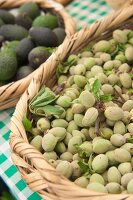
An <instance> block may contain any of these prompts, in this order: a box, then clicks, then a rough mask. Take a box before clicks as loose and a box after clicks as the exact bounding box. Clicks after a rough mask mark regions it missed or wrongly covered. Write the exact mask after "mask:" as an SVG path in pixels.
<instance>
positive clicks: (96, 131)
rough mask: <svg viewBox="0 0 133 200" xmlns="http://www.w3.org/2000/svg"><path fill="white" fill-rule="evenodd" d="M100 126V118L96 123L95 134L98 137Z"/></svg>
mask: <svg viewBox="0 0 133 200" xmlns="http://www.w3.org/2000/svg"><path fill="white" fill-rule="evenodd" d="M99 124H100V118H99V117H97V119H96V121H95V134H96V135H97V136H98V135H99Z"/></svg>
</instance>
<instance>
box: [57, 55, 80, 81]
mask: <svg viewBox="0 0 133 200" xmlns="http://www.w3.org/2000/svg"><path fill="white" fill-rule="evenodd" d="M76 63H77V57H75V58H72V59H70V60H67V61H66V62H60V63H59V64H58V66H57V70H56V75H57V77H59V76H60V75H61V74H67V73H68V71H69V69H70V67H71V66H73V65H74V64H76Z"/></svg>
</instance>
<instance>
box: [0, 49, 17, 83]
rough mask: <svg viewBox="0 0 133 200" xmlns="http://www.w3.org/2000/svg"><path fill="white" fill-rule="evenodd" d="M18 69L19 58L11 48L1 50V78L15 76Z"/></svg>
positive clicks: (3, 79)
mask: <svg viewBox="0 0 133 200" xmlns="http://www.w3.org/2000/svg"><path fill="white" fill-rule="evenodd" d="M16 71H17V58H16V55H15V54H14V53H13V52H12V51H11V50H5V51H2V52H0V80H1V81H7V80H10V79H11V78H13V77H14V75H15V74H16Z"/></svg>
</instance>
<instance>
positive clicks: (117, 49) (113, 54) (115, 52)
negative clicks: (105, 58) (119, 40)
mask: <svg viewBox="0 0 133 200" xmlns="http://www.w3.org/2000/svg"><path fill="white" fill-rule="evenodd" d="M118 51H119V46H118V45H117V46H116V49H115V50H114V51H113V52H112V53H111V57H112V58H114V57H115V56H116V54H117V53H118Z"/></svg>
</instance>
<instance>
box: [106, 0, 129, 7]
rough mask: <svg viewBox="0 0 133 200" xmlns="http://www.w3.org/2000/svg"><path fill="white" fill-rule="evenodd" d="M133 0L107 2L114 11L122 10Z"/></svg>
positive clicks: (109, 0)
mask: <svg viewBox="0 0 133 200" xmlns="http://www.w3.org/2000/svg"><path fill="white" fill-rule="evenodd" d="M130 1H131V0H106V2H107V3H108V4H109V6H111V7H112V8H114V9H119V8H122V7H123V6H124V5H129V4H130Z"/></svg>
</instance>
